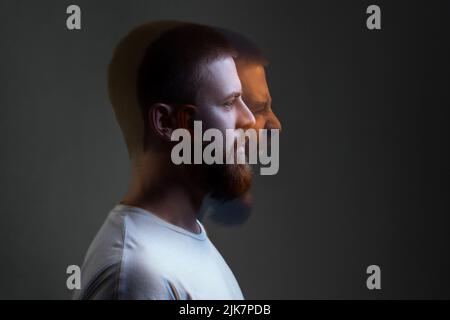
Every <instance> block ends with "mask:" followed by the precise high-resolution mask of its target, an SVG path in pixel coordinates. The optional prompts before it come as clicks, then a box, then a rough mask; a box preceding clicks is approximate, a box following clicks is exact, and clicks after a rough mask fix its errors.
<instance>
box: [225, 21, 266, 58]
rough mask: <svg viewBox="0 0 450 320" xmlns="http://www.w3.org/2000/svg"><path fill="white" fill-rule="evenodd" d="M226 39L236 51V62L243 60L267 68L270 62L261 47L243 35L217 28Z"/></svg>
mask: <svg viewBox="0 0 450 320" xmlns="http://www.w3.org/2000/svg"><path fill="white" fill-rule="evenodd" d="M216 29H217V31H219V32H220V33H221V34H222V35H223V36H224V37H225V39H226V40H227V41H228V42H229V43H230V45H231V46H233V48H234V49H235V50H236V52H237V57H236V60H241V61H244V62H248V63H252V64H257V65H262V66H267V65H268V63H269V61H268V60H267V58H266V57H265V56H264V55H263V53H262V51H261V49H260V48H259V46H258V45H257V44H256V43H255V42H254V41H253V40H252V39H250V38H248V37H246V36H244V35H242V34H241V33H238V32H235V31H231V30H227V29H223V28H216Z"/></svg>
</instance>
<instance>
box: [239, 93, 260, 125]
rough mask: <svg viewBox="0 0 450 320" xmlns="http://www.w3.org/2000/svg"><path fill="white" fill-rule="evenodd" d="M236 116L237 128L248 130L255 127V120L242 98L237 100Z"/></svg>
mask: <svg viewBox="0 0 450 320" xmlns="http://www.w3.org/2000/svg"><path fill="white" fill-rule="evenodd" d="M238 110H239V111H238V114H237V123H236V127H237V128H242V129H249V128H252V127H254V126H255V124H256V119H255V116H254V115H253V113H252V112H251V111H250V109H249V108H248V107H247V105H246V104H245V102H244V100H242V98H241V97H240V98H239V107H238Z"/></svg>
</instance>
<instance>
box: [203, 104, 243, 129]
mask: <svg viewBox="0 0 450 320" xmlns="http://www.w3.org/2000/svg"><path fill="white" fill-rule="evenodd" d="M197 120H202V121H203V129H204V130H206V129H209V128H215V129H219V130H220V131H222V132H223V133H225V130H226V129H235V128H236V113H235V112H234V111H233V110H230V109H226V108H223V107H211V109H210V110H209V111H208V112H203V113H201V114H200V115H199V119H197Z"/></svg>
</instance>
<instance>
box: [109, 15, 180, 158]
mask: <svg viewBox="0 0 450 320" xmlns="http://www.w3.org/2000/svg"><path fill="white" fill-rule="evenodd" d="M182 24H184V22H181V21H171V20H170V21H151V22H147V23H145V24H142V25H140V26H138V27H136V28H134V29H133V30H131V31H130V32H129V33H128V34H127V35H126V36H125V37H124V38H122V39H121V40H120V42H119V43H118V45H117V46H116V48H115V49H114V52H113V55H112V59H111V61H110V63H109V66H108V93H109V99H110V101H111V105H112V108H113V110H114V114H115V116H116V119H117V122H118V124H119V126H120V129H121V130H122V133H123V136H124V139H125V143H126V146H127V149H128V154H129V156H130V158H133V157H134V156H135V155H138V154H140V153H141V152H142V151H143V149H142V146H143V143H142V140H143V139H144V119H143V118H142V113H141V108H140V106H139V101H138V98H137V95H136V86H137V74H138V68H139V66H140V64H141V62H142V59H143V57H144V54H145V51H146V49H147V48H148V46H149V45H150V44H151V43H153V42H154V41H155V40H156V39H158V38H159V37H160V36H161V34H163V33H164V32H167V31H168V30H170V29H172V28H175V27H178V26H180V25H182Z"/></svg>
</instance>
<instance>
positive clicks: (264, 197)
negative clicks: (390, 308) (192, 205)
mask: <svg viewBox="0 0 450 320" xmlns="http://www.w3.org/2000/svg"><path fill="white" fill-rule="evenodd" d="M392 2H394V1H390V2H384V1H376V2H372V1H371V2H367V1H332V0H329V1H317V0H314V1H313V0H308V1H280V0H277V1H231V0H227V1H209V0H202V1H199V0H193V1H181V0H180V1H173V0H171V1H5V0H2V1H1V3H0V42H1V50H0V60H1V65H2V67H1V72H0V85H1V86H0V92H1V95H0V143H1V159H0V243H1V249H0V250H1V259H0V298H10V299H17V298H38V299H43V298H55V299H65V298H69V297H70V292H69V291H68V290H67V288H66V284H65V282H66V273H65V270H66V267H67V266H68V265H70V264H81V263H82V259H83V256H84V254H85V251H86V249H87V247H88V245H89V243H90V241H91V240H92V238H93V236H94V235H95V233H96V232H97V230H98V228H99V227H100V225H101V223H102V221H103V220H104V218H105V217H106V214H107V213H108V211H109V210H110V209H111V208H112V206H113V205H114V204H115V203H117V202H118V201H119V200H120V198H121V195H123V193H124V192H125V190H126V187H127V183H128V158H127V153H126V148H125V145H124V142H123V139H122V136H121V133H120V130H119V127H118V126H117V124H116V122H115V119H114V117H113V113H112V111H111V108H110V104H109V101H108V98H107V91H106V67H107V64H108V62H109V59H110V57H111V53H112V50H113V48H114V46H115V45H116V44H117V42H118V41H119V39H120V38H121V37H122V36H124V35H125V34H126V32H128V31H129V30H130V29H131V28H132V27H134V26H136V25H138V24H141V23H143V22H146V21H150V20H158V19H181V20H188V21H194V22H200V23H206V24H210V25H216V26H222V27H226V28H229V29H233V30H236V31H239V32H242V33H244V34H246V35H248V36H250V37H251V38H253V39H254V40H256V42H257V43H259V44H260V46H261V47H262V49H263V51H264V52H265V53H266V55H267V56H268V57H269V59H270V61H271V65H270V68H269V72H268V76H269V84H270V88H271V91H272V95H273V100H274V109H275V111H276V113H277V114H278V115H279V118H280V119H281V121H282V124H283V133H282V136H281V149H280V161H281V163H280V171H279V173H278V175H276V176H263V177H256V179H255V183H254V188H253V190H254V195H255V198H256V201H257V203H256V207H255V211H254V213H253V215H252V216H251V218H250V220H249V221H248V222H247V223H246V224H244V225H241V226H238V227H233V228H225V227H219V226H216V225H214V224H212V223H208V222H206V226H207V230H208V232H209V234H210V237H211V238H212V240H213V241H214V243H215V244H216V246H217V247H218V248H219V250H220V251H221V252H222V254H223V255H224V257H225V259H226V260H227V261H228V262H229V264H230V266H231V268H232V270H233V271H234V273H235V275H236V277H237V279H238V281H239V283H240V285H241V287H242V290H243V292H244V295H245V296H246V298H249V299H259V298H261V299H303V298H450V272H449V270H450V269H449V267H450V258H449V254H448V247H449V243H450V241H449V240H450V235H449V232H448V228H449V220H450V219H449V217H448V213H449V162H450V161H449V160H450V157H449V153H448V147H449V143H448V142H449V141H448V136H450V135H449V129H448V120H449V117H448V107H449V102H450V96H449V92H450V90H449V71H450V66H449V60H448V59H449V57H450V54H449V53H450V50H449V45H448V41H449V32H448V31H447V30H446V29H445V27H446V26H447V25H448V21H449V15H450V11H449V4H448V1H441V2H438V1H426V2H425V1H423V2H422V3H416V4H413V2H411V1H395V4H393V3H392ZM73 3H75V4H78V5H80V7H81V9H82V30H81V31H76V32H73V31H69V30H67V29H66V26H65V20H66V13H65V11H66V8H67V6H68V5H69V4H73ZM372 3H376V4H379V5H380V6H381V9H382V28H383V29H382V30H381V31H369V30H367V29H366V27H365V19H366V14H365V9H366V7H367V6H368V5H369V4H372ZM370 264H378V265H380V266H381V270H382V290H381V291H375V292H374V291H369V290H367V288H366V286H365V280H366V274H365V270H366V267H367V266H368V265H370Z"/></svg>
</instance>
